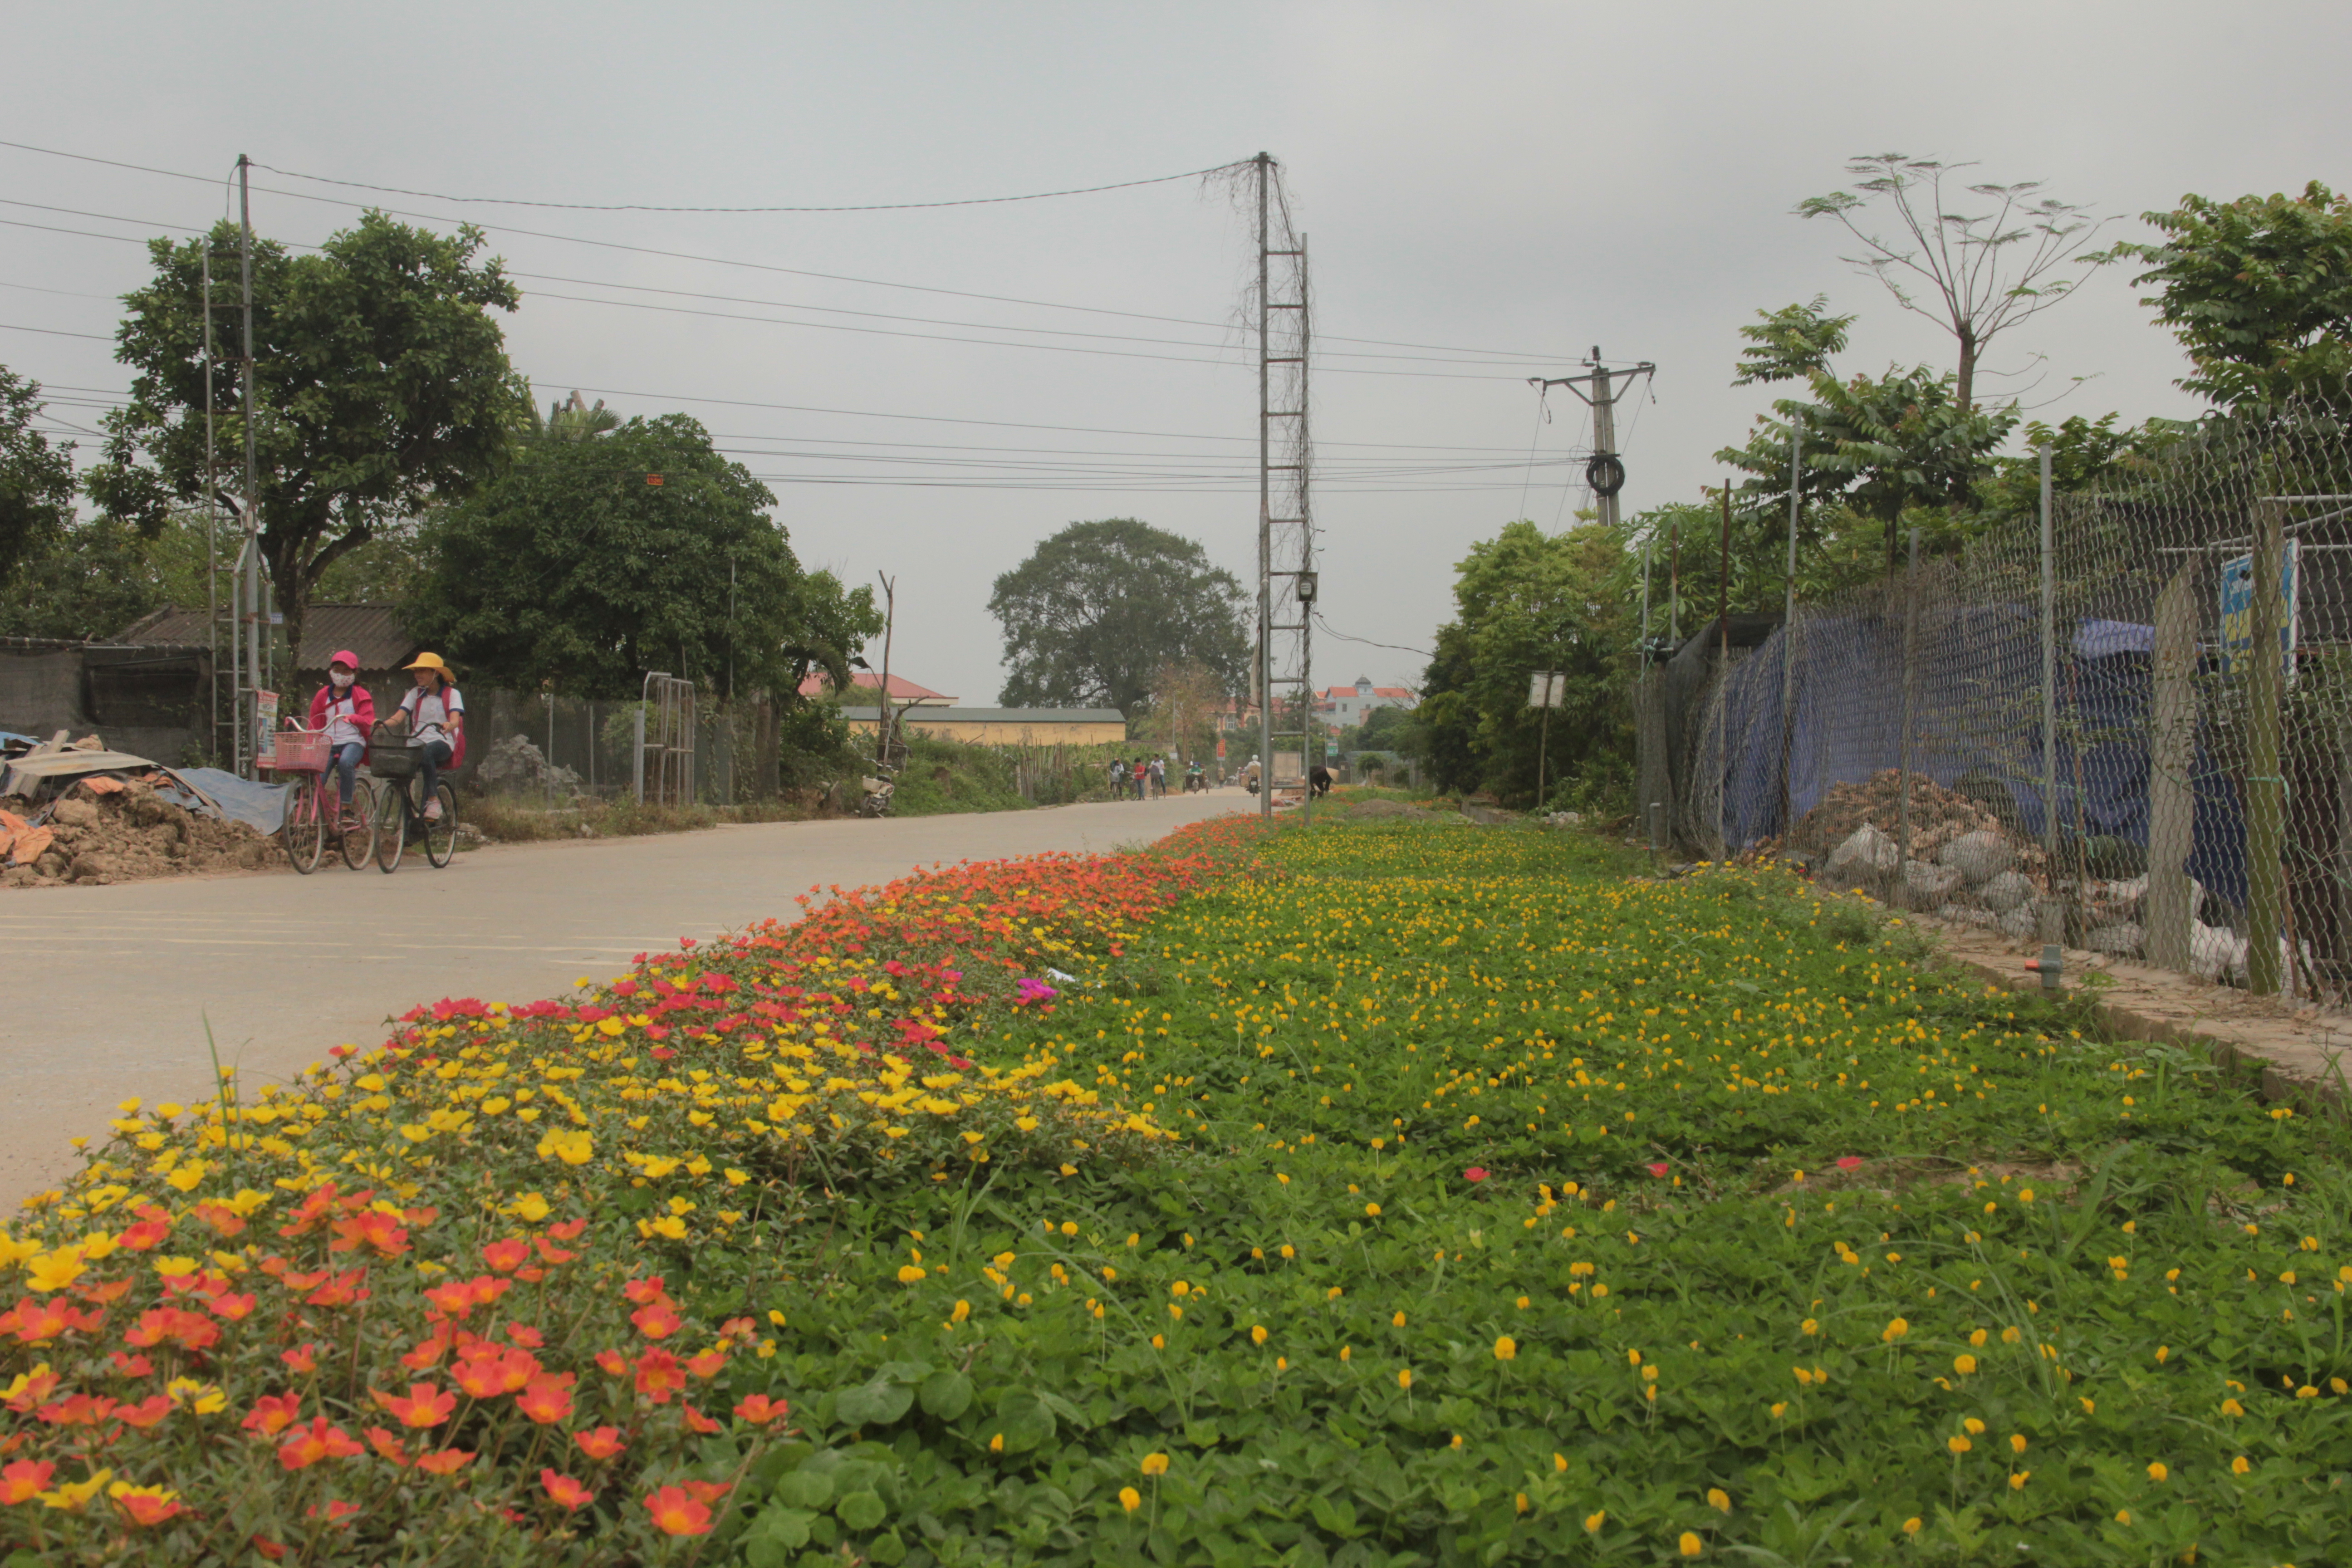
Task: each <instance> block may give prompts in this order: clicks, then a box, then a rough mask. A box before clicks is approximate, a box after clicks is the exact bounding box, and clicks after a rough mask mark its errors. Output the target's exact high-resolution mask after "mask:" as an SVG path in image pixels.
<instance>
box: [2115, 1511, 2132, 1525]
mask: <svg viewBox="0 0 2352 1568" xmlns="http://www.w3.org/2000/svg"><path fill="white" fill-rule="evenodd" d="M2130 1522H2131V1510H2129V1509H2127V1508H2119V1509H2117V1510H2116V1523H2117V1524H2129V1523H2130Z"/></svg>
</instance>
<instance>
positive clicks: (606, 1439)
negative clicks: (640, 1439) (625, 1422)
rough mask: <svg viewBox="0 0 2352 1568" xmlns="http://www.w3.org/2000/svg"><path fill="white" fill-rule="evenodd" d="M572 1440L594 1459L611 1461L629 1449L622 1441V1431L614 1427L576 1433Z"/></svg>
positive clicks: (600, 1427) (602, 1427)
mask: <svg viewBox="0 0 2352 1568" xmlns="http://www.w3.org/2000/svg"><path fill="white" fill-rule="evenodd" d="M572 1441H573V1442H575V1443H577V1444H579V1445H580V1451H581V1452H582V1453H583V1454H585V1455H587V1456H588V1457H589V1458H592V1459H609V1458H612V1457H613V1456H614V1455H615V1454H617V1453H619V1452H620V1451H621V1450H622V1449H624V1448H625V1447H628V1444H626V1443H625V1442H624V1441H622V1439H621V1433H620V1429H619V1428H618V1427H614V1426H599V1427H597V1428H596V1430H594V1431H593V1432H574V1433H573V1434H572Z"/></svg>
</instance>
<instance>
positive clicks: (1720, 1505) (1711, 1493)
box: [1706, 1487, 1731, 1513]
mask: <svg viewBox="0 0 2352 1568" xmlns="http://www.w3.org/2000/svg"><path fill="white" fill-rule="evenodd" d="M1706 1506H1707V1507H1709V1508H1711V1509H1713V1510H1715V1511H1716V1512H1717V1513H1729V1512H1730V1511H1731V1494H1730V1493H1729V1492H1727V1491H1725V1490H1724V1489H1722V1488H1721V1487H1709V1488H1707V1489H1706Z"/></svg>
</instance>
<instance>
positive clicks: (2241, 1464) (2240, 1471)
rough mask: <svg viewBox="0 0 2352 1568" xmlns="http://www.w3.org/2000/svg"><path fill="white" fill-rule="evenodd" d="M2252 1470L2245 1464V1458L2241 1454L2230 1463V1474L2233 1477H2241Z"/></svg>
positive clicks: (2249, 1465)
mask: <svg viewBox="0 0 2352 1568" xmlns="http://www.w3.org/2000/svg"><path fill="white" fill-rule="evenodd" d="M2252 1468H2254V1467H2253V1466H2252V1465H2251V1464H2248V1463H2247V1462H2246V1457H2245V1456H2244V1455H2243V1454H2241V1455H2239V1456H2238V1457H2237V1458H2234V1459H2232V1460H2231V1461H2230V1473H2231V1475H2233V1476H2242V1475H2244V1474H2245V1473H2246V1472H2247V1471H2248V1470H2251V1469H2252Z"/></svg>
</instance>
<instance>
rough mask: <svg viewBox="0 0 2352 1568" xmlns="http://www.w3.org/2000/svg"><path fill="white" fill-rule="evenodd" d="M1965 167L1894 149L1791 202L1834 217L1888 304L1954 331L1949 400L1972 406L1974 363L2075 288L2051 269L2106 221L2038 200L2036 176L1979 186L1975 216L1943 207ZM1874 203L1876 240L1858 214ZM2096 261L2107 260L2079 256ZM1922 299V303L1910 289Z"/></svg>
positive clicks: (1806, 211) (1972, 190) (1810, 213)
mask: <svg viewBox="0 0 2352 1568" xmlns="http://www.w3.org/2000/svg"><path fill="white" fill-rule="evenodd" d="M1973 167H1975V165H1974V164H1972V163H1937V162H1936V161H1935V160H1934V159H1931V158H1911V157H1906V155H1904V154H1903V153H1874V154H1871V155H1868V156H1864V157H1857V158H1854V159H1853V160H1851V161H1850V162H1848V163H1847V164H1846V173H1848V174H1854V175H1858V176H1862V178H1861V179H1860V181H1859V183H1858V184H1856V186H1855V190H1858V191H1860V192H1862V193H1863V194H1862V195H1854V194H1853V192H1852V191H1832V192H1831V193H1830V194H1829V195H1824V196H1810V197H1807V198H1806V199H1805V200H1804V201H1801V202H1800V203H1798V204H1797V216H1800V217H1809V218H1811V217H1828V218H1834V219H1836V220H1837V221H1838V222H1839V223H1841V224H1843V225H1844V226H1845V229H1846V232H1847V233H1849V234H1851V235H1853V237H1854V238H1855V239H1857V240H1859V241H1861V243H1862V247H1863V254H1862V255H1860V256H1849V257H1847V258H1845V259H1846V260H1847V261H1849V262H1851V263H1852V264H1853V266H1855V267H1857V268H1860V269H1862V270H1863V271H1865V272H1868V273H1870V274H1871V275H1872V276H1874V277H1875V278H1876V279H1878V280H1879V282H1881V283H1883V284H1885V286H1886V291H1887V292H1888V293H1890V294H1892V295H1894V296H1895V302H1896V303H1897V304H1899V305H1901V306H1902V307H1903V308H1904V309H1905V310H1909V311H1911V312H1913V313H1914V314H1916V315H1920V316H1925V317H1927V319H1928V320H1929V321H1934V322H1936V323H1937V325H1938V326H1940V327H1942V328H1943V329H1944V330H1945V331H1948V332H1950V333H1951V334H1952V338H1953V341H1954V342H1956V343H1958V346H1959V366H1958V372H1957V374H1956V376H1955V379H1956V381H1957V383H1958V392H1957V394H1956V395H1955V396H1954V398H1953V402H1954V403H1955V404H1956V405H1958V406H1959V407H1960V408H1963V409H1972V408H1974V407H1975V406H1976V383H1977V364H1978V362H1979V360H1980V359H1981V358H1982V356H1983V354H1984V352H1985V351H1986V349H1988V348H1989V347H1990V346H1991V344H1992V341H1993V339H1994V338H1995V337H1997V336H1999V335H2000V333H2002V332H2004V331H2008V330H2009V329H2010V328H2011V327H2013V326H2016V325H2017V324H2018V323H2019V322H2021V321H2025V320H2027V319H2028V318H2030V317H2032V316H2036V315H2039V314H2040V313H2041V312H2042V311H2043V310H2048V309H2049V308H2050V307H2051V306H2053V305H2054V304H2056V303H2057V302H2058V301H2059V300H2063V299H2064V298H2065V297H2066V296H2067V295H2068V294H2071V293H2073V292H2074V287H2075V285H2074V280H2072V279H2065V278H2058V277H2053V272H2055V270H2056V269H2057V268H2059V267H2060V266H2061V265H2062V264H2063V263H2064V262H2066V261H2067V260H2069V259H2070V258H2075V257H2077V255H2078V254H2079V253H2081V252H2082V250H2083V247H2084V246H2086V245H2088V244H2089V243H2090V242H2091V239H2092V237H2094V236H2095V235H2096V234H2097V232H2098V230H2099V228H2100V226H2101V225H2102V224H2104V223H2105V221H2106V220H2105V219H2104V218H2102V219H2098V220H2093V219H2092V218H2090V217H2088V216H2085V214H2086V212H2087V210H2088V209H2086V208H2084V207H2080V206H2075V205H2070V204H2068V203H2065V202H2062V201H2059V200H2057V199H2056V198H2055V197H2053V196H2041V197H2037V196H2036V195H2034V193H2035V192H2037V191H2039V190H2041V188H2042V184H2041V182H2040V181H2038V180H2027V181H2024V182H2022V183H2021V184H2014V185H1992V184H1978V185H1969V187H1967V189H1968V192H1969V195H1973V196H1976V197H1978V198H1979V199H1980V200H1982V201H1984V202H1985V203H1986V204H1988V206H1987V210H1985V211H1983V212H1979V213H1976V214H1966V213H1956V212H1952V211H1949V210H1948V208H1947V207H1946V205H1945V197H1944V180H1945V177H1946V176H1947V175H1951V174H1958V173H1959V171H1960V170H1962V169H1969V168H1973ZM1874 200H1875V201H1876V202H1878V203H1881V204H1883V205H1885V207H1886V208H1887V209H1889V210H1891V212H1892V214H1893V216H1894V219H1895V230H1896V232H1895V234H1894V236H1893V237H1891V238H1889V237H1881V236H1880V235H1879V234H1877V233H1875V232H1874V231H1873V229H1871V228H1868V227H1865V226H1864V223H1863V221H1862V220H1861V219H1860V218H1859V217H1858V216H1857V215H1858V214H1860V213H1861V212H1862V211H1863V210H1864V208H1867V207H1869V206H1871V205H1873V203H1874ZM2081 259H2082V260H2084V261H2085V262H2091V263H2094V264H2095V263H2097V262H2099V261H2102V260H2105V256H2103V255H2101V254H2099V253H2096V252H2094V253H2091V254H2089V255H2083V256H2081ZM1913 289H1920V290H1921V293H1922V294H1924V295H1925V296H1927V301H1926V302H1925V303H1923V302H1922V300H1921V299H1920V298H1919V297H1916V296H1915V295H1914V293H1913V292H1912V290H1913Z"/></svg>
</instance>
